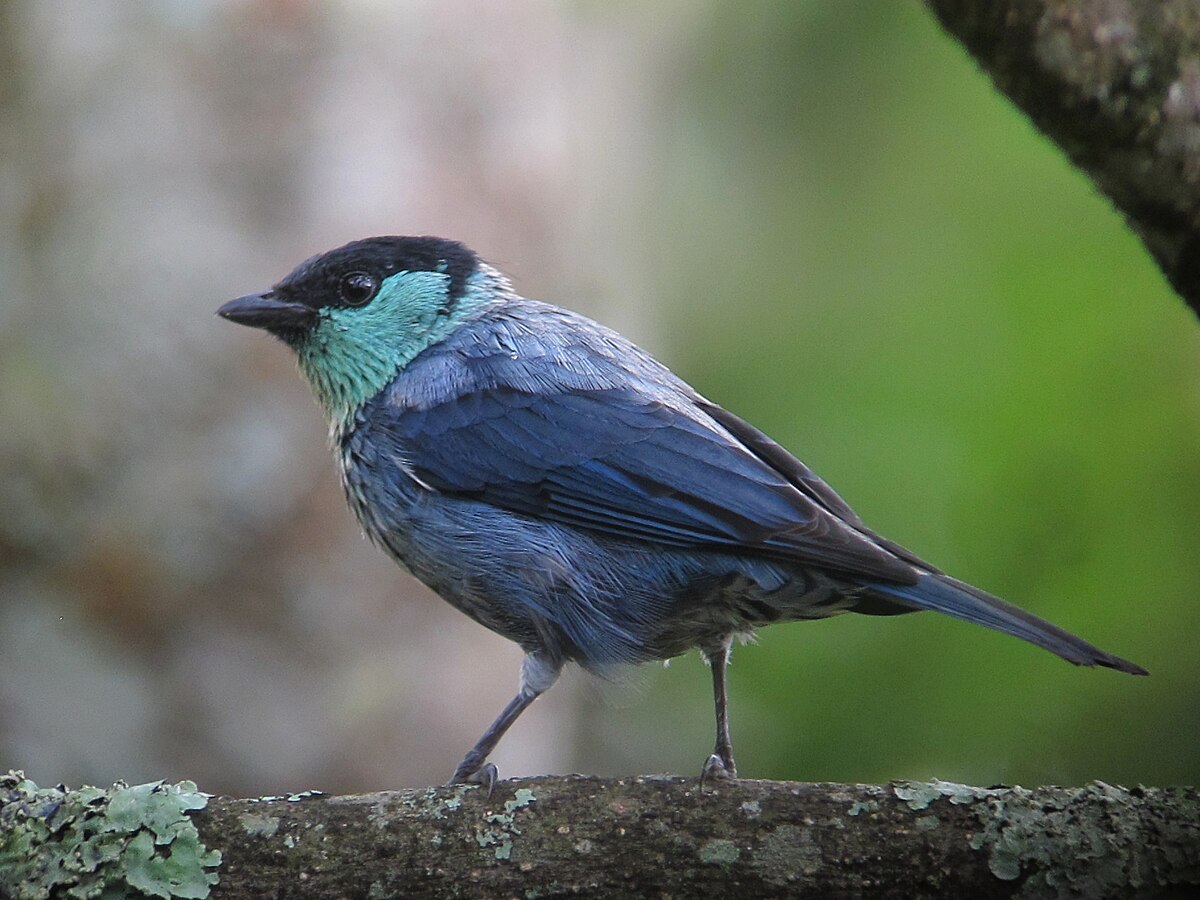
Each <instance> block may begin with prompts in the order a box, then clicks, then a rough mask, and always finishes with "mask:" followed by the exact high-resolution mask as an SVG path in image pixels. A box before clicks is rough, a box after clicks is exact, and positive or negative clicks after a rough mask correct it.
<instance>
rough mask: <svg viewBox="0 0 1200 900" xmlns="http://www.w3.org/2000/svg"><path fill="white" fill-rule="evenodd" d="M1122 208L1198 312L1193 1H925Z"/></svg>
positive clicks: (1196, 13) (1198, 52)
mask: <svg viewBox="0 0 1200 900" xmlns="http://www.w3.org/2000/svg"><path fill="white" fill-rule="evenodd" d="M927 2H928V4H929V6H930V7H931V9H932V10H933V12H934V13H935V15H936V16H937V17H938V19H939V20H940V21H941V23H942V25H943V27H944V28H945V29H946V30H947V31H948V32H949V33H950V34H952V35H954V36H955V37H956V38H957V39H958V40H959V41H961V42H962V44H963V45H964V46H965V47H966V48H967V49H968V50H969V51H970V53H971V54H972V55H973V56H974V57H975V59H976V60H977V61H978V62H979V64H980V65H981V66H982V67H983V68H984V70H985V71H986V72H987V73H988V74H989V75H990V76H991V78H992V81H994V82H995V84H996V86H997V87H998V88H999V89H1000V90H1001V91H1003V92H1004V93H1005V94H1007V95H1008V96H1009V97H1010V98H1011V99H1012V101H1013V102H1014V103H1016V104H1017V106H1018V107H1020V108H1021V109H1022V110H1023V111H1024V112H1025V113H1026V114H1027V115H1028V116H1029V118H1030V119H1032V120H1033V122H1034V124H1035V125H1037V127H1038V128H1040V129H1041V130H1042V131H1043V132H1044V133H1045V134H1046V135H1047V136H1048V137H1050V138H1051V139H1052V140H1053V141H1054V142H1055V143H1056V144H1058V145H1059V146H1060V147H1061V148H1062V149H1063V150H1064V151H1065V152H1066V154H1067V156H1068V157H1070V159H1071V161H1072V162H1073V163H1075V165H1077V166H1078V167H1079V168H1080V169H1082V170H1083V171H1084V172H1086V173H1087V174H1088V175H1089V176H1090V177H1091V179H1092V180H1093V181H1094V182H1095V183H1096V186H1097V187H1099V188H1100V190H1101V191H1103V192H1104V193H1105V194H1106V195H1107V196H1108V197H1109V198H1110V199H1111V200H1112V201H1113V203H1114V204H1115V205H1116V207H1117V208H1118V209H1119V210H1120V211H1121V212H1122V213H1123V214H1124V216H1125V218H1126V220H1127V221H1128V223H1129V225H1130V227H1132V228H1133V230H1134V231H1135V232H1136V233H1137V234H1138V236H1139V237H1141V239H1142V242H1143V243H1144V244H1145V245H1146V248H1147V249H1148V250H1149V251H1150V253H1151V255H1152V256H1153V257H1154V259H1155V261H1156V262H1157V263H1158V265H1159V268H1161V269H1162V271H1163V273H1164V274H1165V275H1166V277H1167V280H1168V281H1169V282H1170V283H1171V285H1172V286H1173V287H1174V288H1175V290H1176V291H1178V293H1179V294H1180V296H1182V297H1183V299H1184V300H1185V301H1187V303H1188V304H1189V305H1190V306H1191V307H1192V310H1193V311H1194V312H1196V313H1197V314H1198V315H1200V7H1198V6H1197V4H1196V3H1195V0H927Z"/></svg>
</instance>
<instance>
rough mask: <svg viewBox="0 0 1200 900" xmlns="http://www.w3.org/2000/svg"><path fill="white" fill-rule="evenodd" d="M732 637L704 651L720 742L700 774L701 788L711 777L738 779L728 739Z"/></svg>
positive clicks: (718, 740) (702, 649)
mask: <svg viewBox="0 0 1200 900" xmlns="http://www.w3.org/2000/svg"><path fill="white" fill-rule="evenodd" d="M732 643H733V638H732V636H730V635H726V636H725V637H724V638H723V639H722V640H721V641H720V642H719V643H717V644H716V645H713V646H709V647H703V648H701V652H702V653H703V654H704V661H705V662H707V663H708V665H709V667H710V668H711V669H712V677H713V704H714V706H715V707H716V712H717V743H716V746H715V747H714V748H713V752H712V755H711V756H710V757H709V758H708V760H707V761H706V762H705V763H704V768H703V769H702V770H701V771H700V787H704V782H705V781H707V780H708V779H709V778H737V766H736V765H735V764H734V762H733V744H732V742H731V741H730V740H729V693H728V691H727V689H726V686H725V670H726V668H727V667H728V666H729V648H730V645H731V644H732Z"/></svg>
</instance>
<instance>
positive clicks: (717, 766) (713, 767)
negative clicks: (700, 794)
mask: <svg viewBox="0 0 1200 900" xmlns="http://www.w3.org/2000/svg"><path fill="white" fill-rule="evenodd" d="M730 778H737V766H735V765H734V763H733V757H732V756H722V755H721V754H719V753H714V754H713V755H712V756H710V757H709V758H708V759H707V760H705V761H704V768H703V769H701V770H700V790H704V783H705V782H706V781H708V780H709V779H717V780H725V779H730Z"/></svg>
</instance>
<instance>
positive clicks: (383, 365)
mask: <svg viewBox="0 0 1200 900" xmlns="http://www.w3.org/2000/svg"><path fill="white" fill-rule="evenodd" d="M510 292H511V288H510V287H509V285H508V283H507V281H506V280H505V279H504V277H503V276H502V275H500V273H498V272H497V271H496V270H495V269H493V268H491V267H490V266H488V265H486V264H485V263H483V262H481V261H480V260H479V258H478V257H477V256H476V255H475V254H474V253H473V252H472V251H471V250H470V249H468V248H467V247H465V246H464V245H462V244H460V243H458V242H457V241H449V240H445V239H442V238H435V237H376V238H367V239H365V240H361V241H355V242H354V243H351V244H347V245H346V246H344V247H339V248H337V249H336V250H331V251H329V252H328V253H325V254H322V255H320V256H315V257H313V258H312V259H310V260H308V261H306V262H303V263H301V264H300V265H299V266H297V267H296V268H295V270H294V271H293V272H292V273H291V274H290V275H288V276H287V277H286V278H284V279H283V280H282V281H280V282H279V283H278V284H276V285H275V286H274V287H273V288H271V289H270V290H269V291H265V292H263V293H261V294H249V295H247V296H245V297H239V298H238V299H236V300H231V301H229V302H228V303H226V304H225V305H224V306H222V307H221V308H220V309H219V310H217V314H218V315H219V316H221V317H223V318H226V319H229V320H230V321H232V322H238V323H240V324H242V325H249V326H252V327H254V328H263V329H265V330H267V331H269V332H271V334H273V335H275V336H276V337H278V338H280V339H281V340H282V341H283V342H284V343H286V344H288V345H289V346H290V347H291V348H292V349H293V350H295V351H296V355H297V356H298V357H299V360H300V368H301V370H302V371H303V372H304V374H305V376H306V377H307V378H308V381H309V383H310V384H311V385H312V388H313V392H314V393H315V394H316V396H317V399H318V400H319V401H320V403H321V406H322V407H323V408H324V410H325V412H326V415H327V416H328V417H329V419H330V422H331V424H332V425H334V426H335V427H336V426H338V425H339V424H344V423H346V422H348V421H349V419H351V418H352V417H353V415H354V413H355V411H356V410H357V409H358V408H359V407H360V406H361V405H362V404H363V403H365V402H366V401H367V400H370V399H371V398H372V397H374V396H375V395H376V394H377V393H379V391H381V390H382V389H383V388H384V387H385V386H386V385H387V384H388V382H390V381H391V380H392V379H393V378H394V377H395V376H396V373H397V372H399V371H400V370H401V369H403V368H404V367H405V366H406V365H407V364H408V363H409V362H410V361H411V360H412V359H413V357H415V356H416V355H417V354H418V353H420V352H421V351H422V350H424V349H425V348H426V347H428V346H430V345H431V344H434V343H436V342H437V341H440V340H442V339H443V338H444V337H446V336H447V335H448V334H450V332H452V331H453V330H454V329H455V328H457V327H458V325H459V324H461V323H462V322H463V321H464V320H465V319H466V318H468V317H469V316H470V315H472V314H473V313H474V312H475V311H476V310H478V309H479V308H480V306H481V305H484V304H487V303H490V302H495V301H496V300H499V299H501V298H503V297H504V296H505V295H508V294H509V293H510Z"/></svg>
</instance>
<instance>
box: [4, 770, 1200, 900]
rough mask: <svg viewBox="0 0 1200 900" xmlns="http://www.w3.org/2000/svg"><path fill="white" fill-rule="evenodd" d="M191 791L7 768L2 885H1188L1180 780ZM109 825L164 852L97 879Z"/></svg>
mask: <svg viewBox="0 0 1200 900" xmlns="http://www.w3.org/2000/svg"><path fill="white" fill-rule="evenodd" d="M194 788H195V786H194V785H190V784H187V783H184V784H183V785H144V786H141V787H138V788H127V787H125V786H123V785H118V786H116V787H115V788H114V790H113V791H112V792H109V793H108V794H106V795H105V796H106V799H103V800H101V799H97V795H99V794H105V792H102V791H99V790H98V789H96V788H85V789H83V790H82V791H78V792H70V793H63V791H62V789H61V788H55V789H50V790H41V789H37V788H36V785H31V783H30V782H28V781H22V780H21V779H20V775H19V773H13V775H11V776H9V778H8V779H7V780H5V781H4V782H3V784H0V895H4V896H8V895H11V896H14V897H19V896H43V897H44V896H46V894H44V893H43V894H37V893H33V892H31V893H29V894H21V893H19V891H18V890H16V889H15V888H14V887H13V885H14V884H18V885H20V884H29V885H32V886H33V887H34V888H36V887H37V886H38V884H39V883H42V882H37V879H38V878H42V879H45V878H46V877H53V878H58V879H59V880H58V881H54V882H53V884H54V885H55V886H56V890H57V891H59V893H55V894H53V896H75V894H68V893H67V891H66V887H69V886H75V885H82V886H83V888H88V887H89V886H90V888H91V889H94V890H95V892H96V893H99V890H100V888H99V887H97V886H98V885H100V884H101V883H103V886H104V887H106V888H108V889H110V890H111V889H114V886H115V889H116V890H117V891H118V893H119V894H120V895H121V896H140V895H138V894H136V893H130V892H129V886H130V885H134V886H136V887H140V888H141V889H142V890H143V891H144V892H154V891H157V892H158V893H157V895H158V896H163V897H168V896H187V897H204V896H207V887H206V886H205V885H206V880H207V882H208V883H212V882H214V881H217V879H219V882H217V886H216V887H215V889H214V890H213V892H212V896H214V897H263V896H272V897H279V898H287V897H390V896H405V897H414V896H419V897H451V896H454V897H512V896H516V897H541V898H547V897H565V896H570V895H580V894H582V895H587V896H658V895H673V896H693V895H699V894H701V893H703V894H704V895H705V896H708V897H714V898H716V897H746V896H755V897H758V896H782V895H794V894H796V893H798V892H800V893H808V892H811V893H812V894H813V895H818V896H828V895H831V894H833V895H846V896H860V895H862V896H872V897H980V898H989V897H1008V896H1013V895H1014V894H1017V893H1022V894H1023V895H1028V896H1063V897H1087V898H1103V897H1122V898H1127V897H1157V896H1167V895H1173V896H1183V895H1184V892H1185V890H1186V888H1187V886H1193V887H1194V886H1198V885H1200V793H1198V792H1197V791H1196V790H1195V789H1192V788H1187V789H1183V788H1181V789H1157V788H1153V789H1152V788H1138V789H1134V790H1126V789H1123V788H1115V787H1110V786H1109V785H1105V784H1101V783H1099V782H1097V783H1094V784H1092V785H1089V786H1088V787H1085V788H1075V789H1062V788H1038V789H1037V790H1033V791H1027V790H1023V789H1021V788H998V789H987V790H985V789H981V788H972V787H967V786H964V785H957V784H951V783H948V782H937V781H935V782H932V783H928V784H926V783H908V782H905V783H896V784H892V785H886V786H876V785H840V784H794V783H788V782H770V781H735V782H728V783H719V784H717V785H716V786H715V787H712V788H709V789H706V790H705V791H704V792H701V791H699V790H698V788H697V785H696V782H695V781H694V780H684V779H679V778H634V779H624V780H619V781H614V780H604V779H598V778H583V777H579V776H572V777H566V778H536V779H524V780H518V781H506V782H501V783H500V784H499V785H498V786H497V789H496V793H495V795H494V796H493V797H492V798H491V799H488V798H487V797H486V795H485V794H484V792H483V791H482V790H481V789H480V788H477V787H452V788H430V789H428V790H424V791H398V792H388V793H379V794H366V795H362V796H350V797H325V796H321V795H308V794H306V795H294V796H293V797H290V798H283V797H274V798H270V797H268V798H261V799H257V800H231V799H225V798H215V799H212V800H211V801H209V802H208V805H207V808H205V809H203V810H201V811H194V810H196V807H197V804H198V803H200V804H202V803H203V799H202V795H199V794H198V793H197V792H195V789H194ZM4 789H7V793H4V792H3V791H4ZM74 795H81V796H80V797H79V798H76V797H75V796H74ZM198 797H199V798H201V799H200V800H199V801H198V800H197V798H198ZM77 799H79V800H81V801H82V803H77V802H76V800H77ZM168 807H169V808H170V810H182V813H180V815H181V816H182V817H183V823H182V824H181V823H180V822H178V821H175V820H174V818H173V816H174V815H175V813H174V812H169V811H168ZM72 810H74V811H72ZM79 810H84V812H82V813H81V812H79ZM193 825H194V826H195V829H198V836H199V842H197V841H196V840H195V837H194V836H192V837H189V836H188V834H187V831H188V829H192V826H193ZM195 829H192V830H193V835H194V831H195ZM114 832H120V835H121V836H120V840H121V841H123V842H124V844H123V846H126V847H133V846H134V845H136V844H138V843H139V841H140V843H141V844H142V845H143V851H144V850H145V849H146V848H147V847H150V846H151V845H152V844H153V845H155V846H157V848H158V854H159V856H160V857H164V858H165V859H164V860H159V861H158V862H157V863H156V862H155V861H154V860H150V861H149V862H148V861H147V860H146V858H144V853H143V854H142V855H141V856H139V857H138V859H137V865H136V866H134V865H133V864H132V863H127V862H126V861H125V857H128V856H132V855H134V854H133V853H132V851H123V852H122V853H121V854H120V855H119V857H115V858H117V860H118V861H117V863H114V866H113V868H112V869H111V870H108V869H103V865H106V863H104V862H103V861H104V860H105V859H108V858H114V854H113V852H112V851H111V846H112V845H111V841H110V843H109V844H108V845H106V846H109V847H110V849H109V850H105V849H104V847H100V846H97V844H96V841H97V840H98V838H97V835H99V836H105V835H107V836H108V837H107V838H105V840H109V839H110V838H111V837H112V835H113V833H114ZM35 833H36V835H40V836H38V837H36V838H32V837H31V835H35ZM151 834H153V835H157V837H154V838H153V839H152V837H151ZM173 841H174V842H182V843H172V842H173ZM85 845H86V846H85ZM214 850H218V851H219V858H218V854H216V853H214V852H213V851H214ZM92 860H101V864H99V865H93V866H92V868H90V869H86V867H85V866H82V863H86V862H88V861H92ZM30 861H33V863H34V864H33V865H32V866H30V865H29V863H30ZM47 861H50V862H49V863H48V862H47ZM22 866H23V867H24V868H20V867H22ZM156 866H157V868H156ZM84 869H86V871H84ZM18 870H19V871H20V872H21V873H23V874H21V875H20V876H19V877H18V876H17V875H15V874H14V873H17V872H18ZM64 871H69V872H72V873H79V872H83V874H82V875H80V874H75V875H73V876H72V877H75V878H76V879H77V880H76V881H64V880H63V876H62V872H64ZM129 872H133V875H130V874H129ZM31 873H32V874H31ZM39 873H40V874H39ZM46 873H49V875H48V876H47V874H46ZM6 878H10V879H13V880H11V881H6V880H5V879H6ZM88 879H90V880H88ZM121 879H127V880H121ZM35 882H37V883H35ZM81 889H82V888H81ZM6 890H7V892H8V893H6ZM82 895H83V894H82V893H80V894H79V896H82ZM89 895H90V894H89ZM105 896H107V894H106V895H105Z"/></svg>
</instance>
